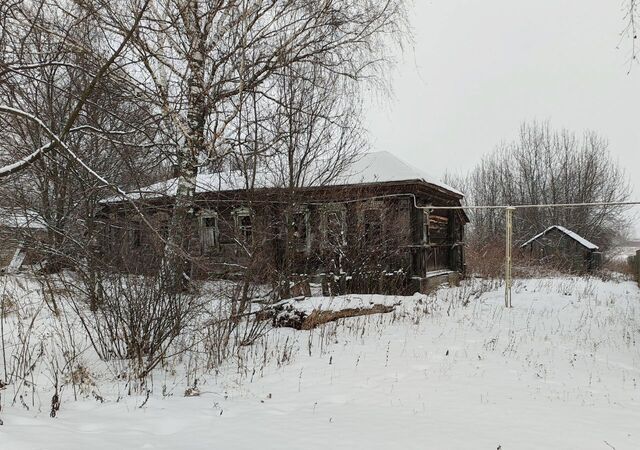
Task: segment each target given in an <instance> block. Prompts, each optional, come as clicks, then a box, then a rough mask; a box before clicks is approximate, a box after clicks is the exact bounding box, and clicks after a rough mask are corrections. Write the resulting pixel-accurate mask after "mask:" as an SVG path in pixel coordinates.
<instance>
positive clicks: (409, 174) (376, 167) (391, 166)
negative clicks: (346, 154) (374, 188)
mask: <svg viewBox="0 0 640 450" xmlns="http://www.w3.org/2000/svg"><path fill="white" fill-rule="evenodd" d="M344 178H345V182H344V183H341V184H365V183H379V182H390V181H409V180H419V181H423V182H425V183H428V184H431V185H433V186H436V187H439V188H442V189H444V190H447V191H449V192H452V193H454V194H457V195H460V196H463V195H464V194H463V193H462V192H460V191H458V190H457V189H455V188H453V187H451V186H449V185H447V184H445V183H443V182H441V181H440V180H438V179H437V178H435V177H433V176H431V175H430V174H428V173H426V172H424V171H422V170H420V169H418V168H416V167H413V166H412V165H410V164H408V163H406V162H404V161H403V160H401V159H400V158H398V157H397V156H395V155H393V154H391V153H389V152H384V151H381V152H373V153H366V154H364V155H363V156H362V157H361V158H359V159H358V160H357V161H356V162H355V163H354V164H353V165H352V166H351V168H350V170H349V172H348V173H347V174H346V176H345V177H344Z"/></svg>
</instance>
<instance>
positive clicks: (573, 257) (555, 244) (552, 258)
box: [520, 225, 602, 272]
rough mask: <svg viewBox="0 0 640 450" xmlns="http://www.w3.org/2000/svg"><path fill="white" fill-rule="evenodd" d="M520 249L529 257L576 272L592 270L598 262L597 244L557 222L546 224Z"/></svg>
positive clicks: (598, 265)
mask: <svg viewBox="0 0 640 450" xmlns="http://www.w3.org/2000/svg"><path fill="white" fill-rule="evenodd" d="M520 249H521V250H522V251H523V254H524V256H526V257H528V258H531V259H532V260H535V261H538V262H540V263H543V264H546V265H549V266H552V267H555V268H559V269H565V270H571V271H577V272H592V271H594V270H596V269H598V268H599V267H600V265H601V262H602V254H601V253H600V252H599V248H598V246H597V245H595V244H594V243H592V242H590V241H588V240H587V239H585V238H583V237H582V236H580V235H579V234H577V233H574V232H573V231H571V230H569V229H567V228H565V227H562V226H560V225H553V226H550V227H549V228H547V229H546V230H544V231H543V232H541V233H539V234H537V235H535V236H534V237H532V238H531V239H529V240H528V241H526V242H525V243H524V244H522V245H521V246H520Z"/></svg>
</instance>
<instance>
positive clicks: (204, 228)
mask: <svg viewBox="0 0 640 450" xmlns="http://www.w3.org/2000/svg"><path fill="white" fill-rule="evenodd" d="M218 243H219V234H218V214H216V213H215V212H214V211H205V212H204V213H202V215H201V216H200V245H201V248H202V253H203V254H205V255H206V254H210V253H214V252H216V251H217V250H218Z"/></svg>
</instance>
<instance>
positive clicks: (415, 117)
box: [367, 0, 640, 236]
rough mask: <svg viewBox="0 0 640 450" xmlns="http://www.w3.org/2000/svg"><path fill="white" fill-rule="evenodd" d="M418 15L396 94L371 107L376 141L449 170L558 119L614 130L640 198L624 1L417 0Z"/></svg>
mask: <svg viewBox="0 0 640 450" xmlns="http://www.w3.org/2000/svg"><path fill="white" fill-rule="evenodd" d="M410 16H411V22H412V27H413V30H414V37H415V43H414V46H413V48H407V49H406V51H405V54H404V56H402V57H401V59H402V60H401V61H400V63H399V65H398V67H397V68H396V69H395V70H394V74H393V77H392V84H393V90H394V93H393V98H392V99H391V100H388V101H384V102H382V103H380V102H378V101H373V100H372V102H371V106H370V107H369V108H368V110H369V111H368V115H367V126H368V128H369V133H370V138H371V142H372V147H373V149H374V150H388V151H391V152H393V153H394V154H396V155H398V156H400V157H402V158H403V159H405V160H407V161H410V162H413V163H414V164H415V165H416V166H417V167H419V168H421V169H423V170H425V171H427V172H430V173H432V174H434V175H436V176H441V175H442V174H443V173H444V172H445V171H447V170H449V171H454V172H455V171H467V170H469V169H471V168H472V167H473V166H474V164H475V163H476V162H477V161H478V160H479V159H480V157H481V156H482V155H483V154H484V153H487V152H490V151H491V150H492V149H493V148H494V147H495V146H496V144H497V143H498V142H500V141H501V140H504V141H508V140H511V139H513V138H515V137H516V135H517V132H518V128H519V126H520V124H521V123H522V122H523V121H529V120H534V119H537V120H549V121H550V123H551V125H552V126H553V127H556V128H561V127H565V128H568V129H571V130H574V131H576V132H582V131H583V130H585V129H590V130H594V131H596V132H598V133H599V134H600V135H602V136H604V137H606V138H608V140H609V149H610V151H611V153H612V154H613V155H614V158H617V159H618V160H619V162H620V164H622V165H623V166H624V167H626V168H627V170H628V171H629V172H631V171H632V170H633V171H635V174H634V178H635V180H632V181H633V182H634V190H635V191H634V198H635V199H640V111H639V108H640V65H638V64H636V65H635V66H634V67H631V66H630V63H629V56H630V55H629V53H630V47H629V45H628V42H626V41H623V42H622V43H621V45H620V46H619V44H620V33H621V31H622V29H623V28H624V22H623V16H624V13H623V11H622V1H621V0H619V1H618V0H614V1H611V0H607V1H605V0H537V1H527V2H524V1H513V0H486V1H478V0H466V1H463V0H433V1H424V0H415V5H413V7H412V12H411V15H410ZM618 47H620V48H618ZM630 67H631V72H630V73H628V72H629V69H630ZM636 234H637V235H638V236H640V226H639V227H637V233H636Z"/></svg>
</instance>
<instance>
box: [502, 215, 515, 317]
mask: <svg viewBox="0 0 640 450" xmlns="http://www.w3.org/2000/svg"><path fill="white" fill-rule="evenodd" d="M513 211H515V208H514V207H513V206H507V207H506V208H505V219H506V222H505V223H506V227H505V228H506V236H505V241H506V242H505V255H504V306H505V307H506V308H511V262H512V259H511V246H512V243H513Z"/></svg>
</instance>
